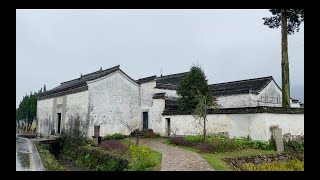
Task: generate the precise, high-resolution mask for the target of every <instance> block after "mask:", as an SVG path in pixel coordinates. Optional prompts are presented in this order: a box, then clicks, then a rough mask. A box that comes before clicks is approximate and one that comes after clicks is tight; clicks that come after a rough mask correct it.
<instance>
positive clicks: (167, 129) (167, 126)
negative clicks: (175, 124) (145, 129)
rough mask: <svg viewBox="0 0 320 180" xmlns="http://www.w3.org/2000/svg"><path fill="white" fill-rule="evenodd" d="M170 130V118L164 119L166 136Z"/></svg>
mask: <svg viewBox="0 0 320 180" xmlns="http://www.w3.org/2000/svg"><path fill="white" fill-rule="evenodd" d="M170 132H171V128H170V118H166V135H167V136H170Z"/></svg>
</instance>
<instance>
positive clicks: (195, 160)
mask: <svg viewBox="0 0 320 180" xmlns="http://www.w3.org/2000/svg"><path fill="white" fill-rule="evenodd" d="M163 141H165V139H140V144H147V145H148V146H149V147H150V148H151V149H153V150H155V151H158V152H160V153H162V159H161V171H214V169H213V168H212V167H211V166H210V165H209V164H208V162H207V161H206V160H205V159H203V158H202V157H201V155H199V154H198V153H195V152H192V151H188V150H184V149H182V148H178V147H174V146H170V145H167V144H164V143H163Z"/></svg>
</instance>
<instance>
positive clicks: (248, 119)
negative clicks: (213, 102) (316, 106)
mask: <svg viewBox="0 0 320 180" xmlns="http://www.w3.org/2000/svg"><path fill="white" fill-rule="evenodd" d="M165 118H170V121H171V130H172V131H174V132H175V133H176V134H177V135H196V134H201V133H203V126H201V125H199V123H198V121H197V120H196V119H195V118H194V117H193V116H192V115H176V116H163V118H162V121H163V123H162V126H163V127H162V128H160V131H158V133H160V134H161V135H165ZM207 118H208V122H207V132H208V133H219V132H228V133H229V136H230V137H247V136H248V135H249V136H250V137H251V138H252V139H254V140H268V139H269V138H270V136H271V134H270V132H269V126H270V125H273V124H279V127H280V128H283V130H282V132H283V134H285V133H288V132H290V133H294V134H301V133H302V134H303V133H304V131H303V123H304V115H303V114H271V113H256V114H211V115H208V117H207ZM171 134H172V133H171Z"/></svg>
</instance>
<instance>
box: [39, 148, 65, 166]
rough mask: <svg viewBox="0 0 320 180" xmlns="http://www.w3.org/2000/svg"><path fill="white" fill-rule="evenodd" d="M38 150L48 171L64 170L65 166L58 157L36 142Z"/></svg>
mask: <svg viewBox="0 0 320 180" xmlns="http://www.w3.org/2000/svg"><path fill="white" fill-rule="evenodd" d="M36 147H37V150H38V152H39V155H40V158H41V160H42V163H43V166H44V168H45V169H46V170H47V171H63V170H65V169H64V167H63V166H62V165H61V164H60V163H59V162H58V161H57V159H56V158H55V157H54V156H53V155H52V154H51V153H50V152H49V150H48V149H45V148H44V147H42V146H41V145H40V144H38V143H36Z"/></svg>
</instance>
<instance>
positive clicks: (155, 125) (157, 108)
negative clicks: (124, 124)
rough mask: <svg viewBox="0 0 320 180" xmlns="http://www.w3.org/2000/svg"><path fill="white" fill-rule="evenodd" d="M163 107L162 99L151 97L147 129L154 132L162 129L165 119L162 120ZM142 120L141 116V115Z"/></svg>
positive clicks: (163, 101)
mask: <svg viewBox="0 0 320 180" xmlns="http://www.w3.org/2000/svg"><path fill="white" fill-rule="evenodd" d="M164 107H165V100H164V99H153V106H152V107H151V108H150V109H149V113H148V115H149V123H148V124H149V129H152V130H153V131H154V132H162V131H164V127H165V121H163V120H162V112H163V110H164ZM141 121H142V116H141Z"/></svg>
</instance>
